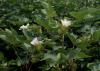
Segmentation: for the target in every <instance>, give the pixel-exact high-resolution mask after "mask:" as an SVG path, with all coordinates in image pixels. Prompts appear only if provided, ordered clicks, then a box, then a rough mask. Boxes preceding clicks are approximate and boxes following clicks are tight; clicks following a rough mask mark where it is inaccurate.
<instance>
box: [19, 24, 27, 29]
mask: <svg viewBox="0 0 100 71" xmlns="http://www.w3.org/2000/svg"><path fill="white" fill-rule="evenodd" d="M28 27H29V24H27V25H22V26H20V29H19V30H24V29H27V28H28Z"/></svg>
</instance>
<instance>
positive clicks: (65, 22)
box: [19, 19, 71, 46]
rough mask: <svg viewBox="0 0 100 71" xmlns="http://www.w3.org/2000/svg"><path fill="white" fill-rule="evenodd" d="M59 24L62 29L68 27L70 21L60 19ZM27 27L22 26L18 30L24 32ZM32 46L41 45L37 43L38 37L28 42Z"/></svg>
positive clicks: (39, 42)
mask: <svg viewBox="0 0 100 71" xmlns="http://www.w3.org/2000/svg"><path fill="white" fill-rule="evenodd" d="M61 23H62V25H63V26H64V27H68V26H70V25H71V21H69V20H67V19H63V20H62V19H61ZM28 27H29V24H27V25H22V26H21V27H20V29H19V30H26V29H28ZM30 43H31V44H32V45H34V46H35V45H39V44H41V43H42V41H39V40H38V37H35V38H33V40H32V41H31V42H30Z"/></svg>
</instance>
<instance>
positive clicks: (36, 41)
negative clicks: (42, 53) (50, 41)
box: [30, 37, 42, 45]
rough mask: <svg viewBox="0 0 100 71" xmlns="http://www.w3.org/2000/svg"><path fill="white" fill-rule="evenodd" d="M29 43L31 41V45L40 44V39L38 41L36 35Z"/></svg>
mask: <svg viewBox="0 0 100 71" xmlns="http://www.w3.org/2000/svg"><path fill="white" fill-rule="evenodd" d="M30 43H31V44H32V45H38V44H41V43H42V41H39V40H38V37H35V38H34V39H33V40H32V41H31V42H30Z"/></svg>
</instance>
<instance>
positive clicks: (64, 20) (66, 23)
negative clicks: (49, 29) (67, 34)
mask: <svg viewBox="0 0 100 71" xmlns="http://www.w3.org/2000/svg"><path fill="white" fill-rule="evenodd" d="M61 23H62V25H63V26H64V27H68V26H70V25H71V21H69V20H67V19H63V20H61Z"/></svg>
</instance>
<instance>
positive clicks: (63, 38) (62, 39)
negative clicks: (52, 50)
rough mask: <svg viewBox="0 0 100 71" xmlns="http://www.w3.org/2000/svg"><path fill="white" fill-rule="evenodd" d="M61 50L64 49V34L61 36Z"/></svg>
mask: <svg viewBox="0 0 100 71" xmlns="http://www.w3.org/2000/svg"><path fill="white" fill-rule="evenodd" d="M62 48H64V34H62Z"/></svg>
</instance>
